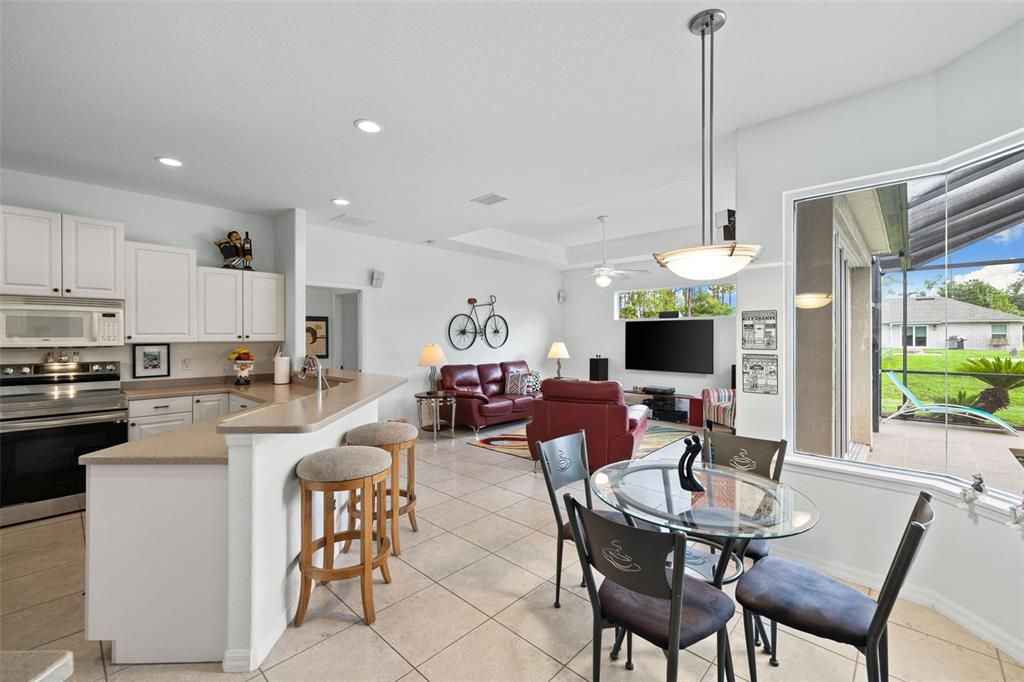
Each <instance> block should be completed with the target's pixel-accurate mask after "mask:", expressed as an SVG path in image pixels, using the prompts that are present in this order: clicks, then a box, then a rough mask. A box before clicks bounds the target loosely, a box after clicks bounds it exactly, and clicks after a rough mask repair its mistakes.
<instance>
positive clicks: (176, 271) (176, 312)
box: [124, 242, 196, 343]
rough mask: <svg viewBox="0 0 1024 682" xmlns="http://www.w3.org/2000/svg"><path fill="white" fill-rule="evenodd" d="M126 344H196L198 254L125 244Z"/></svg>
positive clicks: (169, 247)
mask: <svg viewBox="0 0 1024 682" xmlns="http://www.w3.org/2000/svg"><path fill="white" fill-rule="evenodd" d="M124 253H125V264H126V267H125V288H126V291H125V301H124V329H125V331H124V333H125V340H126V341H131V342H133V343H152V342H156V341H164V342H174V341H195V340H196V252H195V250H194V249H183V248H179V247H176V246H160V245H158V244H141V243H139V242H125V244H124Z"/></svg>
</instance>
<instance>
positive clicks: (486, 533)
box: [452, 514, 533, 552]
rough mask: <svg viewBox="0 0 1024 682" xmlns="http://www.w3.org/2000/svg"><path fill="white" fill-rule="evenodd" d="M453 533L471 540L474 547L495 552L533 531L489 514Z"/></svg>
mask: <svg viewBox="0 0 1024 682" xmlns="http://www.w3.org/2000/svg"><path fill="white" fill-rule="evenodd" d="M452 532H453V533H455V534H456V535H458V536H459V537H460V538H463V539H465V540H469V541H470V542H472V543H473V544H474V545H479V546H480V547H483V548H484V549H486V550H488V551H491V552H495V551H497V550H499V549H501V548H502V547H504V546H505V545H510V544H512V543H513V542H515V541H516V540H519V539H521V538H523V537H525V536H527V535H529V534H530V533H532V532H533V531H532V530H530V529H529V528H527V527H526V526H524V525H522V524H519V523H516V522H515V521H512V520H510V519H506V518H505V517H503V516H498V515H497V514H488V515H487V516H484V517H482V518H479V519H477V520H476V521H473V522H472V523H467V524H466V525H465V526H459V527H458V528H456V529H455V530H454V531H452Z"/></svg>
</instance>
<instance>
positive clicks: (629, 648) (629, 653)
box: [626, 630, 633, 670]
mask: <svg viewBox="0 0 1024 682" xmlns="http://www.w3.org/2000/svg"><path fill="white" fill-rule="evenodd" d="M632 669H633V631H632V630H626V670H632Z"/></svg>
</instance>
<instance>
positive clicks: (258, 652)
mask: <svg viewBox="0 0 1024 682" xmlns="http://www.w3.org/2000/svg"><path fill="white" fill-rule="evenodd" d="M325 589H326V588H325ZM290 622H291V621H290V620H289V618H288V616H287V615H286V614H281V615H280V616H279V617H278V618H277V619H275V621H274V623H273V624H272V625H271V626H270V627H269V628H267V631H266V632H264V633H263V636H261V637H260V638H259V639H258V640H257V641H256V645H255V646H254V647H253V648H252V649H228V650H226V651H225V652H224V661H223V664H222V666H223V668H224V672H226V673H247V672H252V671H254V670H256V669H257V668H259V667H260V663H262V662H263V659H265V658H266V657H267V655H268V654H269V653H270V651H271V649H273V648H274V645H275V644H277V640H279V639H281V635H282V634H284V631H285V628H287V627H288V623H290Z"/></svg>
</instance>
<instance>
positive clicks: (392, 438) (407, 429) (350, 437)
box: [345, 422, 420, 446]
mask: <svg viewBox="0 0 1024 682" xmlns="http://www.w3.org/2000/svg"><path fill="white" fill-rule="evenodd" d="M419 435H420V431H419V429H417V428H416V427H415V426H413V425H412V424H405V423H403V422H374V423H373V424H363V425H362V426H357V427H356V428H354V429H352V430H351V431H349V432H348V433H346V434H345V442H347V443H348V444H349V445H373V446H377V445H394V444H396V443H404V442H406V441H410V440H416V439H417V438H418V437H419Z"/></svg>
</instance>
